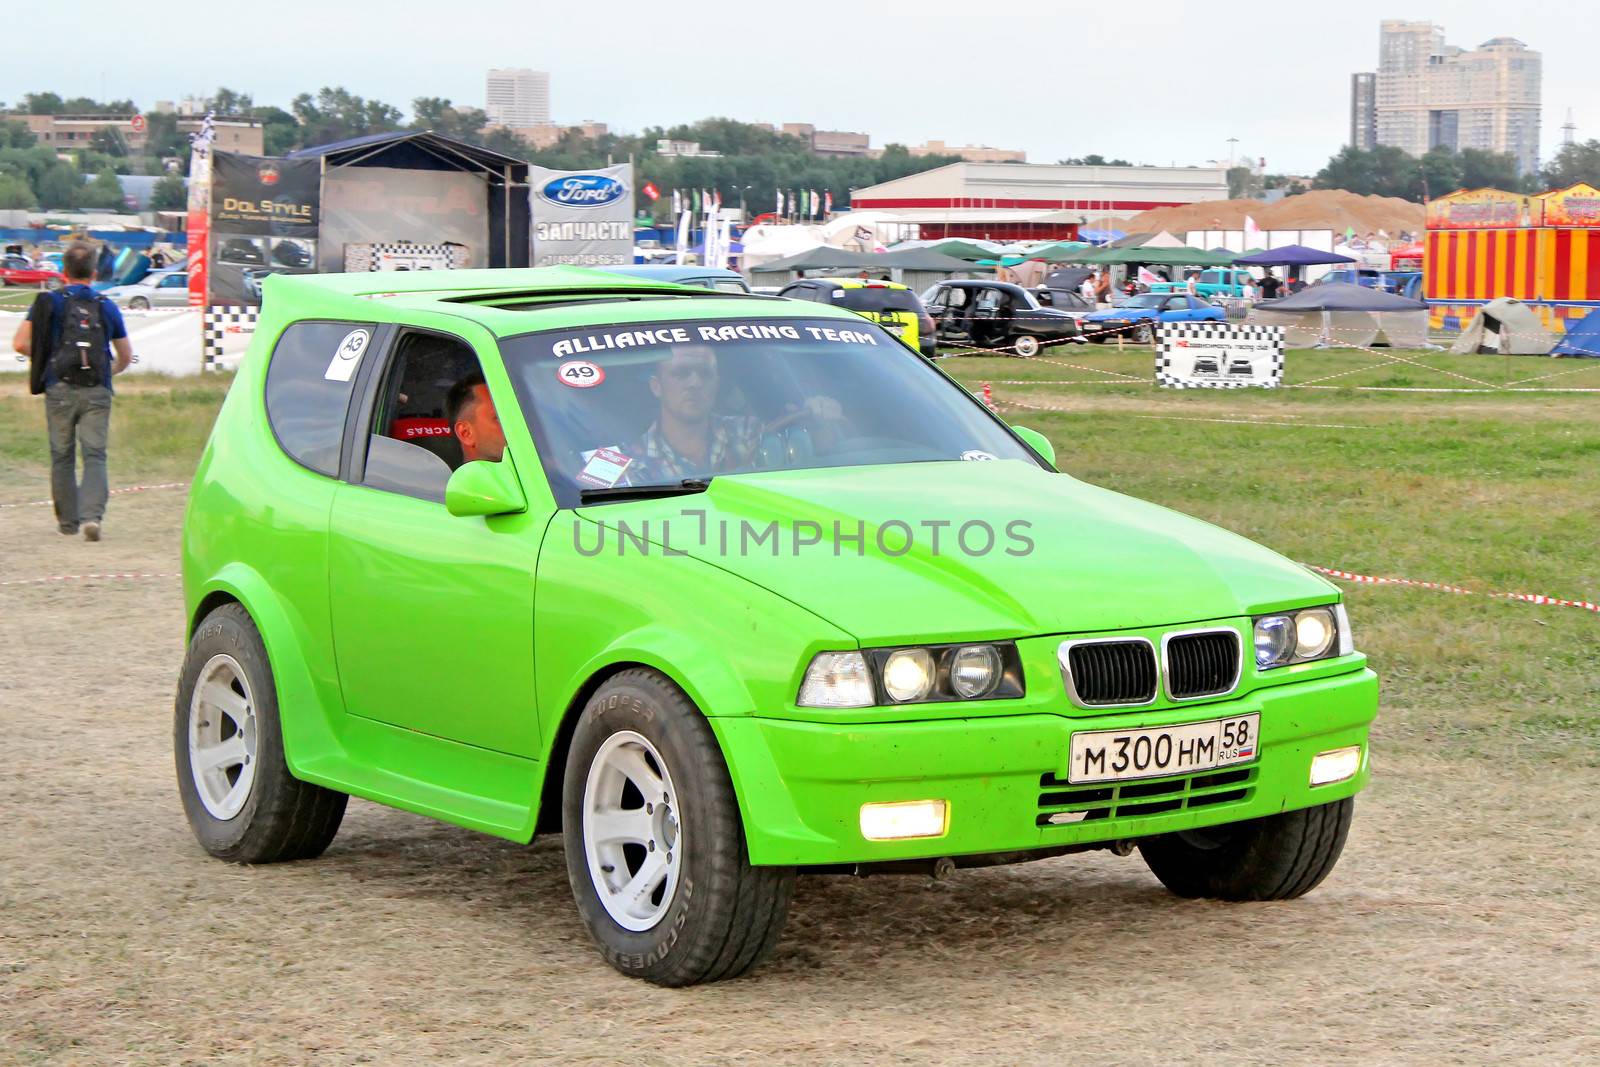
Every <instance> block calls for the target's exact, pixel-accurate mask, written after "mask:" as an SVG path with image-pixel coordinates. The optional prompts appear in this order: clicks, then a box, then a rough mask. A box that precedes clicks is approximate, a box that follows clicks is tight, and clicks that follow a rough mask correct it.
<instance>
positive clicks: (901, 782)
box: [709, 669, 1378, 865]
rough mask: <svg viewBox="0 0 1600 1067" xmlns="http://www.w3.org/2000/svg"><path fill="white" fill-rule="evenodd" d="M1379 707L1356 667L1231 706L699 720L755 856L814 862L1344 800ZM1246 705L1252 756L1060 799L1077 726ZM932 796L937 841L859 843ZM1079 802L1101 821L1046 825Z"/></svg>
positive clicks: (1169, 827)
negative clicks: (938, 811) (1101, 796)
mask: <svg viewBox="0 0 1600 1067" xmlns="http://www.w3.org/2000/svg"><path fill="white" fill-rule="evenodd" d="M1377 707H1378V682H1377V677H1376V676H1375V675H1374V674H1373V673H1372V672H1371V671H1370V670H1366V669H1360V670H1356V671H1352V672H1350V673H1347V674H1341V675H1335V676H1333V677H1327V678H1321V679H1317V680H1310V681H1304V682H1296V683H1291V684H1285V685H1278V686H1272V687H1269V688H1265V689H1258V690H1256V691H1255V692H1252V693H1250V694H1249V695H1247V696H1244V697H1241V698H1239V699H1236V700H1228V701H1220V702H1216V703H1205V704H1196V705H1189V706H1186V707H1181V708H1167V709H1162V710H1159V711H1141V712H1133V713H1129V712H1122V713H1117V714H1108V715H1100V716H1093V717H1082V718H1076V717H1074V718H1069V717H1067V716H1065V715H1055V714H1048V713H1045V714H1041V713H1031V714H1024V715H1007V716H1000V717H995V718H970V719H953V720H952V719H946V720H941V721H923V722H899V723H878V724H871V725H850V726H843V725H832V724H820V723H810V722H797V721H792V720H785V719H771V718H760V717H725V718H711V719H710V720H709V721H710V723H711V725H712V728H713V730H714V731H715V732H716V734H717V737H718V740H719V741H720V742H721V744H722V748H723V753H724V755H725V756H726V758H727V762H728V766H729V769H730V771H731V773H732V776H733V780H734V786H735V789H736V791H737V792H738V795H739V802H740V807H741V810H742V812H743V815H744V827H745V837H746V840H747V841H748V844H749V849H750V860H751V862H752V863H755V864H758V865H810V864H840V863H874V862H881V861H887V860H904V859H923V858H936V857H941V856H961V855H971V854H981V853H988V852H1011V851H1026V850H1031V849H1048V848H1055V847H1058V846H1064V845H1088V844H1094V843H1097V842H1107V841H1117V840H1124V839H1130V838H1137V837H1145V836H1149V835H1151V834H1161V833H1170V832H1172V831H1176V830H1186V829H1191V828H1194V827H1199V826H1210V825H1217V824H1220V823H1229V822H1237V821H1240V820H1243V819H1255V818H1260V817H1262V816H1266V815H1275V814H1277V813H1279V812H1283V811H1290V810H1293V809H1297V808H1307V807H1313V806H1315V805H1318V804H1323V803H1327V802H1329V801H1333V800H1339V799H1342V798H1344V797H1348V796H1351V795H1353V794H1355V793H1357V792H1359V791H1360V790H1361V789H1362V788H1363V787H1364V786H1365V785H1366V783H1367V780H1368V777H1369V776H1370V773H1371V772H1370V768H1369V766H1368V752H1367V734H1368V730H1369V728H1370V725H1371V723H1372V720H1373V718H1374V716H1375V715H1376V714H1377ZM1251 713H1259V714H1260V716H1261V724H1260V746H1259V749H1260V751H1259V755H1258V757H1257V758H1256V760H1255V761H1254V762H1251V763H1248V764H1242V765H1239V766H1236V767H1229V768H1224V769H1223V771H1204V772H1192V773H1190V774H1187V775H1180V776H1177V777H1175V778H1167V779H1141V780H1138V781H1136V782H1123V783H1117V784H1118V785H1119V786H1121V787H1122V789H1121V790H1119V792H1118V795H1116V796H1115V797H1113V798H1111V799H1110V800H1108V801H1106V802H1103V803H1102V802H1101V801H1100V800H1098V799H1095V800H1094V802H1093V804H1092V805H1091V804H1088V803H1086V802H1083V798H1082V797H1074V796H1064V795H1063V794H1071V793H1074V792H1075V791H1077V790H1084V789H1089V788H1093V787H1090V786H1071V785H1067V784H1065V783H1066V776H1067V768H1066V763H1067V755H1068V752H1069V751H1070V748H1071V739H1072V734H1073V732H1074V731H1089V730H1110V729H1135V728H1145V727H1151V726H1168V725H1174V724H1178V723H1186V722H1201V721H1205V720H1209V719H1220V718H1226V717H1229V716H1237V715H1247V714H1251ZM1350 745H1360V746H1361V761H1360V770H1359V771H1358V772H1357V773H1356V775H1355V776H1354V777H1352V778H1349V779H1346V780H1345V781H1342V782H1337V783H1334V784H1330V785H1323V786H1311V785H1310V784H1309V772H1310V766H1311V761H1312V759H1313V758H1314V757H1315V756H1316V755H1317V754H1318V753H1320V752H1326V751H1329V750H1332V749H1338V748H1344V747H1347V746H1350ZM1241 771H1242V772H1247V773H1245V774H1243V775H1239V774H1233V775H1230V776H1229V777H1228V778H1227V779H1224V780H1219V782H1218V783H1213V782H1209V781H1196V779H1205V778H1206V777H1207V776H1209V775H1218V774H1222V773H1224V772H1241ZM1159 783H1164V784H1159ZM1109 785H1110V783H1105V784H1102V785H1101V786H1100V787H1099V788H1102V789H1104V788H1106V787H1107V786H1109ZM1130 785H1132V786H1137V787H1139V788H1138V789H1137V790H1135V791H1134V794H1133V795H1130V794H1129V793H1128V791H1127V789H1126V787H1127V786H1130ZM934 799H938V800H943V801H944V802H945V803H946V805H947V807H948V812H949V814H948V822H947V828H946V831H945V833H944V834H943V835H941V836H939V837H925V838H915V839H910V840H902V841H868V840H866V839H865V838H863V837H862V835H861V829H860V813H861V806H862V805H863V804H867V803H880V802H892V801H914V800H934ZM1091 799H1092V798H1091ZM1174 801H1176V802H1177V803H1176V804H1174V803H1173V802H1174ZM1086 806H1092V807H1093V808H1094V809H1095V810H1096V811H1102V810H1104V811H1105V812H1106V814H1104V815H1099V814H1097V815H1095V816H1094V817H1092V818H1089V819H1085V820H1084V821H1079V822H1069V823H1064V824H1055V823H1050V822H1049V821H1048V820H1049V818H1050V816H1051V815H1052V814H1057V813H1060V812H1062V811H1063V810H1067V809H1072V808H1083V807H1086ZM1130 812H1131V813H1130Z"/></svg>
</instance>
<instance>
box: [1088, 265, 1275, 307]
mask: <svg viewBox="0 0 1600 1067" xmlns="http://www.w3.org/2000/svg"><path fill="white" fill-rule="evenodd" d="M1156 284H1161V285H1165V286H1167V287H1169V288H1170V289H1171V291H1173V292H1180V291H1183V290H1185V289H1187V290H1188V292H1189V294H1190V295H1191V296H1198V295H1200V291H1199V285H1200V272H1199V271H1198V270H1190V271H1186V272H1185V273H1184V276H1183V281H1182V283H1180V284H1179V285H1177V286H1172V278H1171V277H1170V276H1169V275H1168V273H1167V271H1166V270H1165V269H1157V270H1154V271H1151V270H1148V269H1141V270H1138V271H1135V272H1131V273H1129V274H1128V276H1127V277H1126V278H1125V279H1123V280H1122V281H1121V282H1120V283H1118V282H1115V281H1113V279H1112V275H1111V271H1110V270H1109V269H1100V270H1095V271H1092V272H1091V273H1090V274H1089V276H1088V277H1086V278H1084V279H1083V281H1082V282H1081V283H1080V284H1079V286H1078V292H1079V294H1080V295H1081V296H1082V297H1083V299H1084V300H1086V301H1088V302H1089V303H1091V304H1093V305H1094V306H1095V307H1097V308H1104V307H1110V306H1111V305H1112V303H1113V300H1112V296H1113V293H1120V294H1121V295H1123V296H1135V295H1137V294H1139V293H1148V292H1150V291H1151V286H1152V285H1156ZM1305 287H1306V281H1305V279H1304V278H1301V277H1300V276H1299V275H1298V274H1297V273H1294V272H1291V274H1290V277H1289V278H1288V279H1287V280H1285V279H1281V278H1279V277H1278V276H1277V275H1275V274H1273V272H1272V270H1271V269H1270V268H1269V269H1267V270H1266V271H1264V272H1263V276H1262V277H1261V278H1259V279H1257V278H1255V277H1254V276H1251V275H1247V276H1246V277H1245V278H1244V279H1243V281H1242V282H1240V292H1239V293H1238V294H1237V295H1238V297H1239V298H1240V299H1242V300H1243V301H1244V302H1245V303H1246V304H1257V303H1260V302H1261V301H1263V300H1276V299H1277V298H1278V297H1280V296H1289V295H1291V294H1293V293H1298V292H1299V291H1300V290H1302V289H1304V288H1305Z"/></svg>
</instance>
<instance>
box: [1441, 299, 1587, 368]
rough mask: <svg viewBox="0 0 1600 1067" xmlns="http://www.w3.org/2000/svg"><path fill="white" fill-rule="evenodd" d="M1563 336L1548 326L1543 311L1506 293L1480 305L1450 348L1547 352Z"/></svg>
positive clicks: (1463, 351) (1530, 353)
mask: <svg viewBox="0 0 1600 1067" xmlns="http://www.w3.org/2000/svg"><path fill="white" fill-rule="evenodd" d="M1558 340H1560V338H1558V337H1557V336H1556V335H1555V334H1553V333H1551V332H1550V331H1549V330H1547V329H1545V328H1544V323H1542V322H1540V321H1539V315H1538V313H1537V312H1535V311H1534V310H1533V309H1532V308H1531V307H1529V306H1528V305H1527V304H1524V303H1523V302H1522V301H1520V300H1513V299H1511V298H1510V297H1507V296H1502V297H1500V298H1499V299H1497V300H1491V301H1489V302H1488V303H1487V304H1485V305H1483V307H1481V308H1479V309H1478V313H1477V314H1476V315H1474V316H1472V321H1471V322H1469V323H1467V328H1466V329H1464V330H1462V331H1461V336H1460V337H1458V338H1456V343H1455V344H1453V345H1451V346H1450V351H1452V352H1455V353H1458V354H1460V355H1469V354H1472V353H1474V352H1498V353H1503V354H1506V355H1514V356H1543V355H1546V354H1548V353H1549V351H1550V350H1551V349H1552V348H1554V347H1555V346H1556V342H1557V341H1558Z"/></svg>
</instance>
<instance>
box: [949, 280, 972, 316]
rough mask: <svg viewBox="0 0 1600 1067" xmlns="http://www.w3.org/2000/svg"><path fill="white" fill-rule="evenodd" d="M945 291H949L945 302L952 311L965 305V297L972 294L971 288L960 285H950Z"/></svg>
mask: <svg viewBox="0 0 1600 1067" xmlns="http://www.w3.org/2000/svg"><path fill="white" fill-rule="evenodd" d="M946 292H948V293H949V296H948V297H947V298H946V304H947V306H948V307H949V308H950V310H952V311H954V310H956V309H957V308H964V307H966V306H967V298H968V297H969V296H970V295H971V294H972V290H971V289H968V288H966V287H965V286H961V285H952V286H950V287H949V289H947V290H946Z"/></svg>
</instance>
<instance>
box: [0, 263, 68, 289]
mask: <svg viewBox="0 0 1600 1067" xmlns="http://www.w3.org/2000/svg"><path fill="white" fill-rule="evenodd" d="M66 281H67V280H66V277H65V276H64V275H62V273H61V272H60V271H59V270H56V269H54V268H52V267H41V266H36V265H35V264H34V262H33V261H32V260H31V259H29V258H28V257H27V256H4V257H0V285H33V286H38V287H40V288H43V289H59V288H61V287H62V286H63V285H65V284H66Z"/></svg>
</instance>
